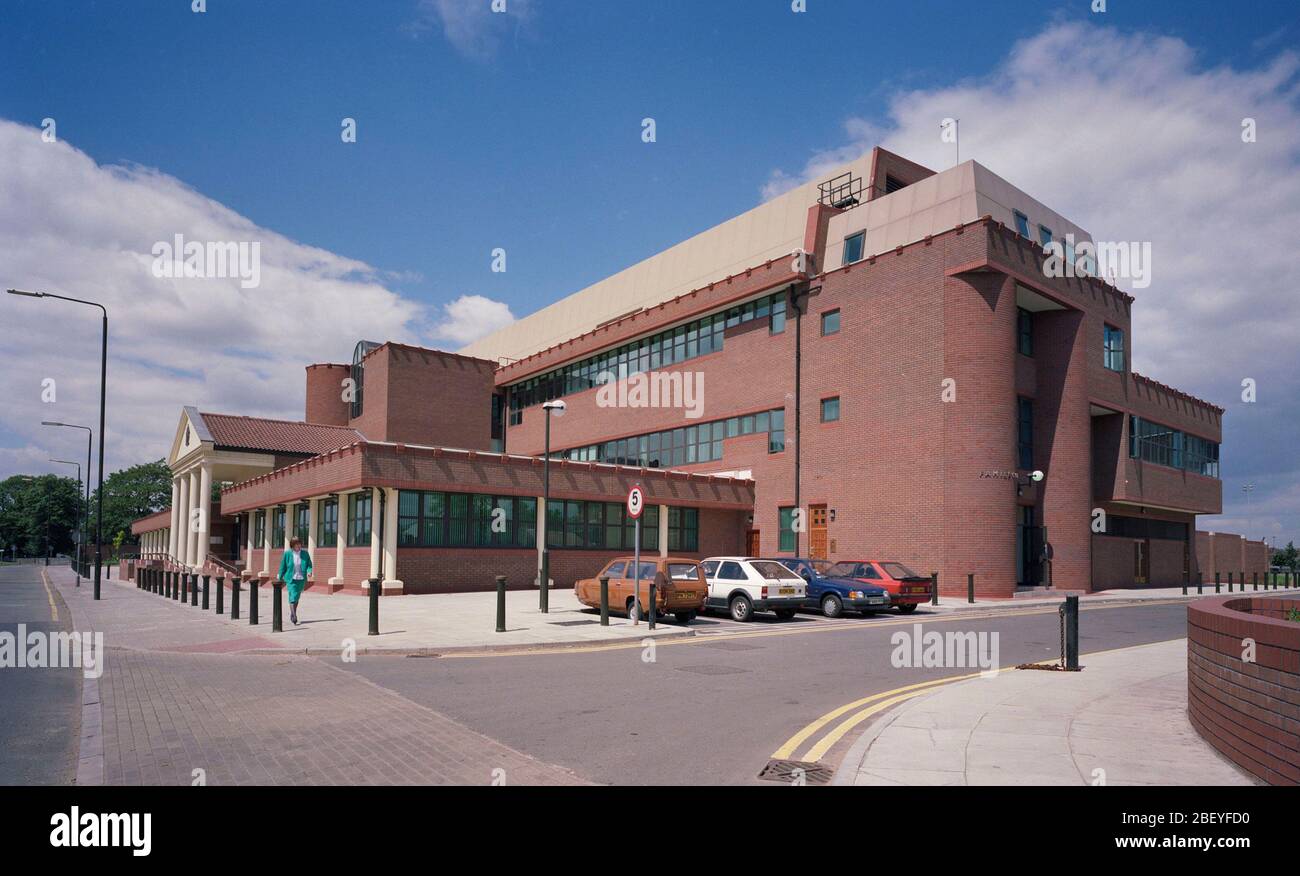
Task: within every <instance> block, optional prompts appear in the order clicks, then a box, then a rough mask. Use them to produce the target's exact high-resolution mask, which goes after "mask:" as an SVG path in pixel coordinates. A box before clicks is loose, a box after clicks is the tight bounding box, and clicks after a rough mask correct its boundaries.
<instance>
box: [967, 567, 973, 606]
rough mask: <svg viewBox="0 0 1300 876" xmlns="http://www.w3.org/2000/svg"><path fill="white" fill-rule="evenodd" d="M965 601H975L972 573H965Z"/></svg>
mask: <svg viewBox="0 0 1300 876" xmlns="http://www.w3.org/2000/svg"><path fill="white" fill-rule="evenodd" d="M966 601H967V602H972V603H973V602H974V601H975V573H974V572H967V573H966Z"/></svg>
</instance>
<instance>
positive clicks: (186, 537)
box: [176, 475, 190, 566]
mask: <svg viewBox="0 0 1300 876" xmlns="http://www.w3.org/2000/svg"><path fill="white" fill-rule="evenodd" d="M180 481H181V503H180V514H179V515H178V516H177V518H176V562H178V563H180V564H181V565H182V566H188V565H189V562H190V561H189V558H188V554H189V550H190V477H189V475H181V477H180Z"/></svg>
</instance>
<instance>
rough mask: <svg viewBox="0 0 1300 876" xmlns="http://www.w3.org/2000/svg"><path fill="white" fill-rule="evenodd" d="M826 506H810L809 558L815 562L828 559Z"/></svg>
mask: <svg viewBox="0 0 1300 876" xmlns="http://www.w3.org/2000/svg"><path fill="white" fill-rule="evenodd" d="M827 516H828V515H827V512H826V506H825V505H809V506H808V556H809V557H811V558H812V559H814V560H824V559H826V556H827V554H826V518H827Z"/></svg>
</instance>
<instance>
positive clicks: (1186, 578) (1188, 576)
mask: <svg viewBox="0 0 1300 876" xmlns="http://www.w3.org/2000/svg"><path fill="white" fill-rule="evenodd" d="M1191 582H1192V570H1191V569H1187V570H1186V571H1184V572H1183V595H1184V596H1186V595H1187V585H1188V584H1190V583H1191Z"/></svg>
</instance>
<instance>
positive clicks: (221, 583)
mask: <svg viewBox="0 0 1300 876" xmlns="http://www.w3.org/2000/svg"><path fill="white" fill-rule="evenodd" d="M225 600H226V576H225V575H218V576H217V614H225V613H226V611H225V609H226V604H225Z"/></svg>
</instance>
